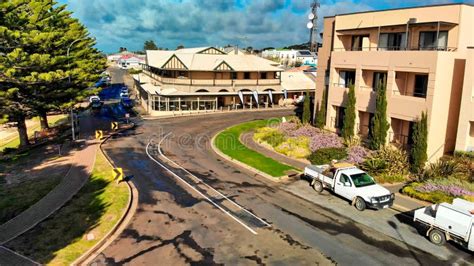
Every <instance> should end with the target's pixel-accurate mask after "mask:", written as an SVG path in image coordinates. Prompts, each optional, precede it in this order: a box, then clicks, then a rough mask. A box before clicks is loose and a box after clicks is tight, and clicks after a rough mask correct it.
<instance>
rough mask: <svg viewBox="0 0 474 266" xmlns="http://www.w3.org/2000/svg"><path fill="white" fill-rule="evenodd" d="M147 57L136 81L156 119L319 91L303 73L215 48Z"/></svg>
mask: <svg viewBox="0 0 474 266" xmlns="http://www.w3.org/2000/svg"><path fill="white" fill-rule="evenodd" d="M146 55H147V56H146V62H145V64H143V65H142V69H143V72H142V73H141V74H139V75H134V79H135V88H136V90H137V91H138V95H139V100H140V102H141V105H142V106H143V107H144V109H145V110H146V111H147V112H148V113H149V114H152V115H168V114H170V113H173V112H176V111H202V110H220V109H224V108H225V109H226V110H228V109H249V108H270V107H273V106H279V105H283V104H287V103H289V102H291V99H297V98H298V97H299V96H300V95H301V94H303V93H304V92H305V91H306V90H308V89H309V90H314V87H315V86H314V83H313V82H312V81H311V80H310V79H309V78H307V77H305V76H304V74H303V73H297V74H296V73H291V74H289V73H285V72H282V71H283V70H282V69H280V68H278V67H276V66H275V63H274V62H272V61H269V60H266V59H263V58H260V57H258V56H254V55H236V54H232V53H231V54H227V53H225V52H224V51H222V50H220V49H217V48H214V47H201V48H188V49H180V50H176V51H147V53H146ZM300 74H301V75H302V76H301V75H300Z"/></svg>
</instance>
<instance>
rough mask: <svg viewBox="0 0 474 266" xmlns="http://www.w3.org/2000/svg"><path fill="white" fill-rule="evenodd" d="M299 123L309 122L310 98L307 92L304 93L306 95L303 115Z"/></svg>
mask: <svg viewBox="0 0 474 266" xmlns="http://www.w3.org/2000/svg"><path fill="white" fill-rule="evenodd" d="M301 122H303V123H309V122H311V97H310V94H309V90H307V91H306V95H305V97H304V102H303V115H302V117H301Z"/></svg>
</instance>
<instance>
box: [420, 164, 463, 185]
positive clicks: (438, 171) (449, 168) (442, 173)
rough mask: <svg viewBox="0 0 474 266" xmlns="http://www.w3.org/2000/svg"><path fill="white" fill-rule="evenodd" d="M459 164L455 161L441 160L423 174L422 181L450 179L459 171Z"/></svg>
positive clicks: (431, 165)
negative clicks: (438, 178) (441, 178)
mask: <svg viewBox="0 0 474 266" xmlns="http://www.w3.org/2000/svg"><path fill="white" fill-rule="evenodd" d="M458 168H459V164H458V162H456V161H454V160H439V161H437V162H436V163H432V164H430V165H429V166H428V168H427V169H426V170H425V171H424V172H423V174H422V179H423V180H425V179H430V178H437V177H448V176H450V175H453V174H455V173H456V172H457V171H458Z"/></svg>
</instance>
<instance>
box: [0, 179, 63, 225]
mask: <svg viewBox="0 0 474 266" xmlns="http://www.w3.org/2000/svg"><path fill="white" fill-rule="evenodd" d="M61 179H62V176H48V177H44V178H40V179H33V180H28V181H25V182H22V183H20V184H17V185H15V186H13V187H6V186H0V224H3V223H5V222H7V221H8V220H10V219H12V218H13V217H15V216H17V215H18V214H20V213H22V212H23V211H25V210H26V209H28V208H29V207H30V206H31V205H33V204H35V203H36V202H37V201H39V200H40V199H41V198H43V197H44V196H46V194H48V193H49V192H50V191H51V190H53V188H55V187H56V186H57V185H58V184H59V182H61Z"/></svg>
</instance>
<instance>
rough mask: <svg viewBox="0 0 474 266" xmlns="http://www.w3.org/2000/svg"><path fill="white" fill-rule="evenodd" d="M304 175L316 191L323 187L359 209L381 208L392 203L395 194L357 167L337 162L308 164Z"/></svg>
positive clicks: (320, 190)
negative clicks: (331, 164) (330, 164)
mask: <svg viewBox="0 0 474 266" xmlns="http://www.w3.org/2000/svg"><path fill="white" fill-rule="evenodd" d="M304 175H305V176H306V178H307V179H309V180H311V186H312V187H313V188H314V190H316V191H317V192H322V191H323V189H324V188H326V189H328V190H330V191H333V192H334V193H335V194H337V195H340V196H341V197H343V198H345V199H347V200H350V201H351V203H352V204H353V205H354V206H355V208H356V209H357V210H359V211H363V210H365V208H367V207H369V208H374V209H382V208H388V207H391V206H392V205H393V201H394V199H395V195H394V194H393V193H390V191H389V190H388V189H386V188H384V187H382V186H380V185H378V184H376V183H375V181H374V179H373V178H372V177H371V176H370V175H368V174H367V173H366V172H364V171H362V170H360V169H359V168H357V167H355V166H353V165H350V164H347V163H338V164H335V165H333V166H329V165H309V166H307V167H306V168H305V169H304Z"/></svg>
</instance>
